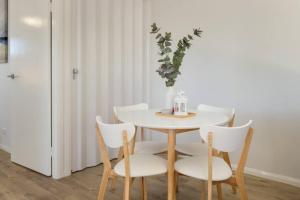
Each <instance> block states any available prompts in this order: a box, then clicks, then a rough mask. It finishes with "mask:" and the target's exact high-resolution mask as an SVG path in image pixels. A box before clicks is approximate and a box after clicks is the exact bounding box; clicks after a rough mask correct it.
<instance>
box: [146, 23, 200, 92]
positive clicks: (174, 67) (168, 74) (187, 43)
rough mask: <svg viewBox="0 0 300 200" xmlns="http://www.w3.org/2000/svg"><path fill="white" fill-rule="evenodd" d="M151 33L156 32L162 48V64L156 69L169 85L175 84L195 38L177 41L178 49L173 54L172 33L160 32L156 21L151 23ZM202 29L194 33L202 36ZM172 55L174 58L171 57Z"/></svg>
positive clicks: (195, 30) (160, 60)
mask: <svg viewBox="0 0 300 200" xmlns="http://www.w3.org/2000/svg"><path fill="white" fill-rule="evenodd" d="M151 28H152V30H151V32H150V33H151V34H155V35H156V37H155V39H156V40H157V45H158V47H159V49H160V52H159V55H160V56H161V57H162V58H161V59H159V60H158V62H159V63H161V64H160V67H159V69H157V70H156V71H157V72H158V74H159V75H160V76H161V78H162V79H164V80H165V82H166V86H167V87H172V86H174V84H175V82H176V79H177V76H178V75H180V74H181V73H180V66H181V64H182V61H183V58H184V56H185V52H186V50H187V49H189V48H190V47H191V46H192V43H191V41H192V40H194V38H193V36H192V35H187V36H185V37H183V38H182V39H181V40H179V41H178V43H177V49H176V51H175V52H174V53H173V55H172V56H171V54H172V52H173V50H172V48H171V47H172V42H173V41H172V34H171V33H170V32H166V33H165V34H164V35H163V34H162V33H161V32H160V30H161V29H160V28H158V27H157V25H156V23H153V24H152V25H151ZM201 33H202V31H201V30H200V29H193V35H194V36H197V37H201ZM171 57H172V58H171Z"/></svg>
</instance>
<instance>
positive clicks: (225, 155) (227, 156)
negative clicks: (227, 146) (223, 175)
mask: <svg viewBox="0 0 300 200" xmlns="http://www.w3.org/2000/svg"><path fill="white" fill-rule="evenodd" d="M222 155H223V159H224V160H225V162H226V163H227V164H228V165H229V167H230V168H232V167H231V161H230V158H229V154H228V153H227V152H222ZM231 189H232V193H233V194H236V187H235V186H231Z"/></svg>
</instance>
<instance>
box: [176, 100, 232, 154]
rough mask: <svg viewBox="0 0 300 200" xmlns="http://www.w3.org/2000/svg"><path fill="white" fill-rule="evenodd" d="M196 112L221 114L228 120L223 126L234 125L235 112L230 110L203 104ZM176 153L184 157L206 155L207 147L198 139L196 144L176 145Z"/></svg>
mask: <svg viewBox="0 0 300 200" xmlns="http://www.w3.org/2000/svg"><path fill="white" fill-rule="evenodd" d="M197 110H198V111H199V112H200V113H201V111H204V112H215V113H221V114H224V115H226V116H227V117H228V118H229V122H228V123H227V124H226V125H225V126H229V127H230V126H233V123H234V116H235V110H234V109H231V108H220V107H215V106H210V105H205V104H200V105H198V107H197ZM176 151H177V152H178V153H181V154H184V155H190V156H195V155H207V147H206V145H205V144H204V143H203V141H201V139H200V138H199V141H196V142H190V143H178V144H177V145H176Z"/></svg>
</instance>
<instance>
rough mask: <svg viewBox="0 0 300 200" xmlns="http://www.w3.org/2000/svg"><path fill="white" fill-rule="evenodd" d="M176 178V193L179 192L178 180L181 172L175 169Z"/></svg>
mask: <svg viewBox="0 0 300 200" xmlns="http://www.w3.org/2000/svg"><path fill="white" fill-rule="evenodd" d="M174 176H175V180H174V183H175V191H176V193H177V192H179V188H178V180H179V174H178V172H176V171H175V175H174Z"/></svg>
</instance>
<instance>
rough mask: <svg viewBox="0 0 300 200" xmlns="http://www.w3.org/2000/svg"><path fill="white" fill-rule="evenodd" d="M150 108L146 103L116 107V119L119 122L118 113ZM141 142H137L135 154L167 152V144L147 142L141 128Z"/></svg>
mask: <svg viewBox="0 0 300 200" xmlns="http://www.w3.org/2000/svg"><path fill="white" fill-rule="evenodd" d="M148 109H149V106H148V104H146V103H140V104H135V105H131V106H115V107H114V108H113V110H114V118H115V121H116V122H118V121H119V119H118V113H119V112H126V111H135V110H148ZM140 130H141V141H136V142H135V146H134V153H142V154H159V153H163V152H165V151H166V150H167V144H166V143H164V142H159V141H149V140H148V141H146V140H145V135H144V129H143V128H141V129H140Z"/></svg>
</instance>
